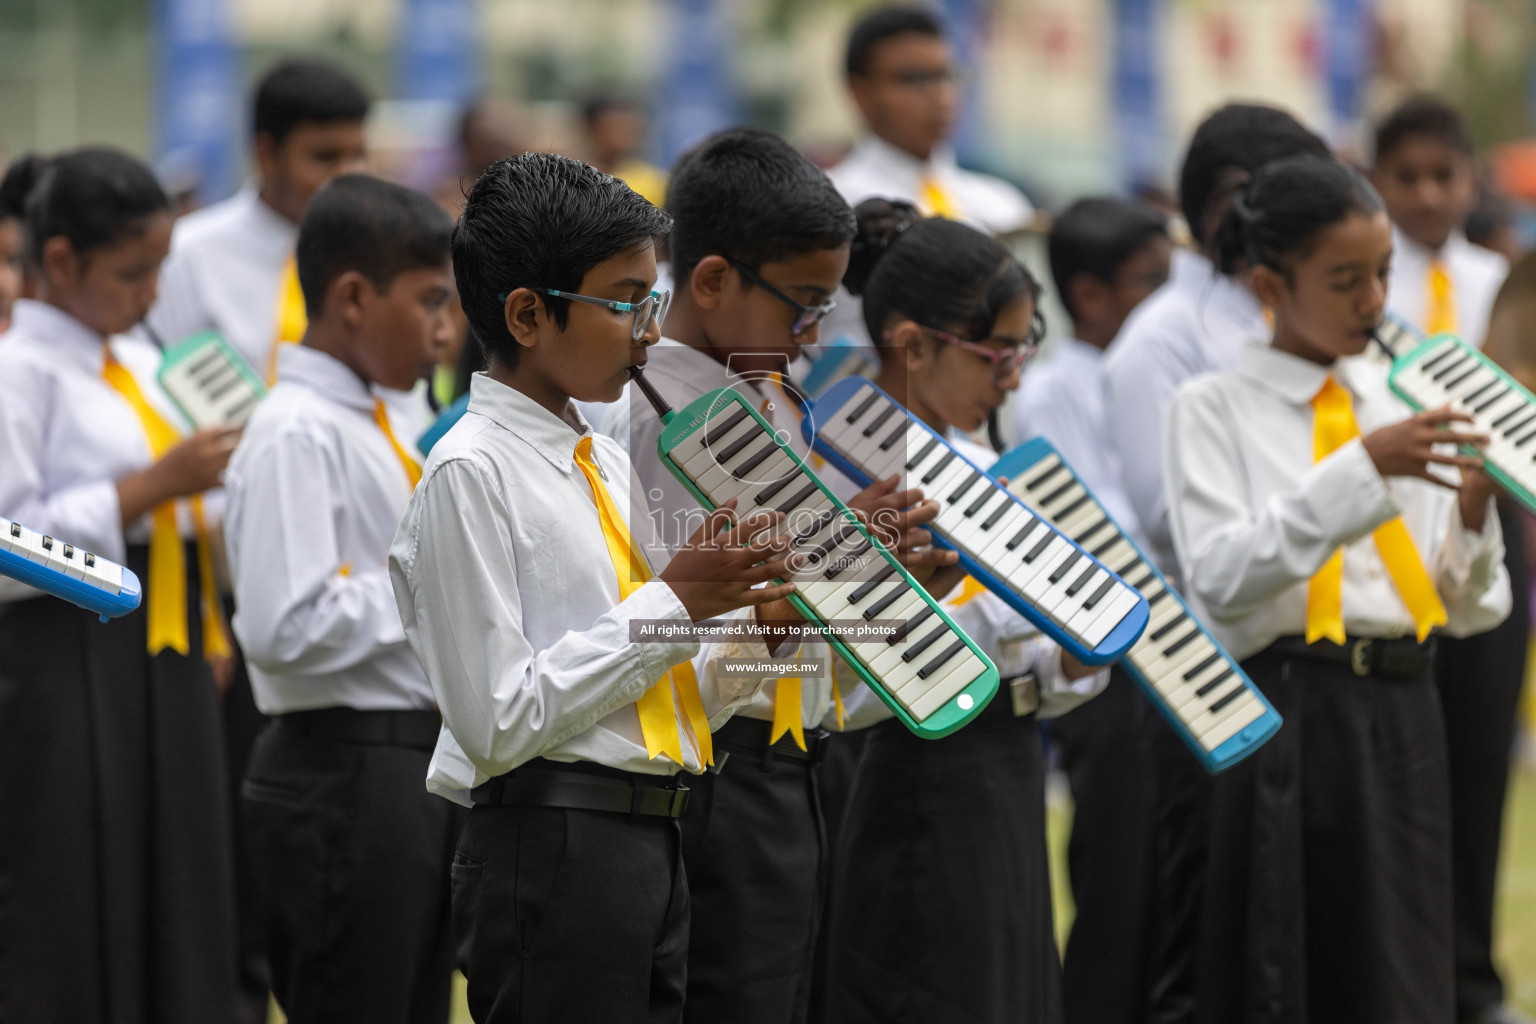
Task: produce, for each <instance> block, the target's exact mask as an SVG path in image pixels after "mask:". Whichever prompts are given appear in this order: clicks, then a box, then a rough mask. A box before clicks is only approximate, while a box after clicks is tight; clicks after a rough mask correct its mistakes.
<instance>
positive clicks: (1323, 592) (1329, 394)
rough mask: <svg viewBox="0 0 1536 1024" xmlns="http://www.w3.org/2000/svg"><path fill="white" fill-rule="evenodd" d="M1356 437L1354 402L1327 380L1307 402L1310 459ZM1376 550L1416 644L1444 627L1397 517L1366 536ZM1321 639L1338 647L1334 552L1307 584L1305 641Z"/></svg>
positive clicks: (1340, 611) (1340, 582) (1340, 595)
mask: <svg viewBox="0 0 1536 1024" xmlns="http://www.w3.org/2000/svg"><path fill="white" fill-rule="evenodd" d="M1358 436H1360V427H1359V424H1358V423H1356V421H1355V412H1354V403H1353V400H1352V399H1351V398H1350V395H1349V392H1348V391H1346V390H1345V389H1344V388H1342V387H1340V386H1339V385H1338V384H1337V383H1336V382H1335V381H1334V379H1333V378H1332V377H1329V378H1328V379H1327V380H1326V381H1324V382H1323V386H1322V388H1321V389H1320V390H1319V391H1318V393H1317V395H1316V396H1315V397H1314V398H1313V399H1312V461H1313V462H1321V461H1322V460H1323V459H1324V458H1326V457H1327V456H1328V455H1330V454H1332V453H1333V452H1334V451H1335V450H1337V449H1338V448H1340V447H1342V446H1343V445H1345V444H1347V443H1348V442H1350V441H1352V440H1354V439H1355V438H1356V437H1358ZM1371 539H1372V540H1373V541H1375V543H1376V552H1377V554H1379V555H1380V556H1381V561H1382V564H1383V565H1385V566H1386V569H1387V575H1388V576H1389V577H1391V579H1392V585H1393V586H1394V587H1396V588H1397V593H1398V596H1399V597H1401V598H1402V599H1403V604H1404V605H1405V606H1406V607H1407V608H1408V613H1409V614H1410V615H1412V616H1413V623H1414V628H1415V631H1416V632H1417V633H1418V637H1419V640H1421V641H1422V640H1423V639H1424V638H1425V637H1427V636H1429V633H1430V630H1432V629H1434V628H1435V627H1436V626H1443V625H1445V623H1446V615H1445V606H1444V605H1443V604H1441V603H1440V595H1439V594H1438V593H1437V592H1436V591H1435V584H1434V581H1433V580H1432V579H1430V576H1429V573H1428V572H1427V571H1426V570H1425V568H1424V562H1423V560H1422V559H1420V558H1419V552H1418V549H1417V548H1415V547H1414V544H1413V538H1412V537H1411V536H1410V535H1409V533H1408V527H1407V525H1406V524H1405V523H1404V522H1403V518H1402V516H1398V517H1397V518H1395V519H1393V520H1392V521H1391V522H1389V523H1385V524H1383V525H1382V526H1379V527H1377V528H1376V530H1375V532H1373V533H1372V534H1371ZM1324 638H1327V639H1329V640H1332V641H1333V642H1334V643H1336V644H1339V645H1343V643H1344V642H1345V639H1346V638H1345V633H1344V550H1343V549H1342V548H1340V549H1339V550H1337V551H1335V552H1334V553H1333V554H1332V555H1331V556H1330V557H1329V559H1328V561H1326V562H1324V563H1323V567H1322V568H1321V569H1319V570H1318V571H1317V572H1316V573H1315V574H1314V575H1313V577H1312V579H1311V581H1310V582H1309V583H1308V584H1307V643H1314V642H1316V641H1318V640H1321V639H1324Z"/></svg>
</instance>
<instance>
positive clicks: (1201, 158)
mask: <svg viewBox="0 0 1536 1024" xmlns="http://www.w3.org/2000/svg"><path fill="white" fill-rule="evenodd" d="M1303 153H1312V154H1314V155H1316V156H1328V155H1329V150H1328V145H1327V143H1325V142H1323V140H1322V139H1320V138H1318V137H1317V136H1316V135H1315V134H1313V133H1312V132H1311V131H1309V130H1308V129H1307V128H1306V127H1305V126H1304V125H1302V123H1301V122H1300V121H1298V120H1296V118H1294V117H1292V116H1291V115H1290V114H1288V113H1286V112H1285V111H1283V110H1279V109H1277V108H1275V107H1266V106H1262V105H1260V104H1256V103H1229V104H1227V105H1226V106H1224V107H1221V108H1219V109H1217V110H1216V111H1215V112H1214V113H1212V114H1211V115H1210V116H1209V117H1207V118H1206V119H1205V120H1204V121H1202V122H1200V126H1199V127H1198V128H1196V129H1195V134H1194V137H1193V138H1191V139H1190V141H1189V150H1188V152H1186V153H1185V154H1184V166H1183V168H1182V170H1181V171H1180V172H1179V207H1180V209H1181V210H1182V211H1183V213H1184V220H1185V222H1187V223H1188V224H1189V230H1190V233H1191V234H1192V235H1194V237H1195V239H1196V241H1198V242H1199V243H1201V244H1202V245H1203V244H1205V243H1206V241H1207V239H1206V238H1205V237H1204V236H1205V231H1206V228H1205V223H1206V220H1207V218H1208V216H1209V215H1210V214H1211V213H1213V212H1215V210H1214V207H1216V206H1217V204H1218V203H1219V202H1222V201H1225V200H1226V199H1227V198H1228V197H1229V196H1230V194H1231V191H1232V189H1234V188H1235V187H1236V186H1237V185H1238V184H1240V183H1241V182H1243V181H1246V180H1247V179H1249V178H1251V177H1252V176H1253V174H1254V172H1255V171H1257V170H1258V169H1259V168H1260V167H1263V166H1264V165H1265V164H1267V163H1270V162H1271V161H1274V160H1279V159H1282V158H1283V157H1288V156H1298V155H1300V154H1303Z"/></svg>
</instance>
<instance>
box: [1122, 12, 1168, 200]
mask: <svg viewBox="0 0 1536 1024" xmlns="http://www.w3.org/2000/svg"><path fill="white" fill-rule="evenodd" d="M1157 8H1158V0H1115V27H1114V33H1115V54H1114V76H1115V80H1114V104H1115V145H1116V147H1117V149H1118V151H1119V158H1120V173H1121V177H1122V178H1123V179H1124V181H1125V183H1126V184H1127V185H1129V186H1136V185H1143V184H1152V183H1157V182H1161V181H1163V180H1164V179H1165V178H1166V177H1167V155H1166V153H1165V152H1164V135H1163V109H1162V90H1161V87H1160V84H1159V78H1160V75H1159V72H1158V60H1157V55H1158V18H1157Z"/></svg>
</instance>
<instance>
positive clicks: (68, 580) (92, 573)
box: [0, 518, 142, 622]
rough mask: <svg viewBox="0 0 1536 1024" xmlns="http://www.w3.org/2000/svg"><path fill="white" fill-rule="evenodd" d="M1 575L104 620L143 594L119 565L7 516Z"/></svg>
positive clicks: (1, 523)
mask: <svg viewBox="0 0 1536 1024" xmlns="http://www.w3.org/2000/svg"><path fill="white" fill-rule="evenodd" d="M0 576H8V577H10V578H11V579H14V580H17V581H19V582H21V583H25V584H27V585H28V586H30V587H36V588H37V589H38V590H41V591H43V592H44V593H46V594H52V595H53V596H54V597H57V598H59V599H61V600H64V601H68V602H69V603H70V604H73V605H78V606H79V607H81V608H84V609H86V610H87V611H92V612H95V613H96V614H97V615H100V616H101V621H103V622H105V621H107V620H108V619H112V618H116V617H117V616H119V615H127V614H128V613H129V612H131V611H133V610H134V609H135V608H137V607H138V606H139V600H140V598H141V596H142V594H141V590H140V587H139V578H138V577H137V576H135V575H134V574H133V573H132V572H130V571H129V570H128V569H125V568H123V567H122V566H121V565H118V564H117V563H116V562H113V561H109V560H108V559H105V558H102V557H100V556H99V555H94V554H92V553H91V552H89V551H84V550H81V549H80V548H77V547H75V546H74V545H73V544H70V543H69V542H67V541H63V540H60V539H59V538H57V537H50V536H48V535H46V534H42V533H38V532H37V531H36V530H29V529H27V528H26V527H25V526H22V525H21V524H20V523H15V522H12V521H11V520H9V519H4V518H0Z"/></svg>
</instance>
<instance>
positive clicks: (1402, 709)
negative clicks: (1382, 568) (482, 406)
mask: <svg viewBox="0 0 1536 1024" xmlns="http://www.w3.org/2000/svg"><path fill="white" fill-rule="evenodd" d="M1243 667H1244V668H1245V669H1246V670H1247V672H1248V674H1249V676H1250V677H1252V679H1253V681H1254V683H1256V684H1257V685H1258V687H1259V689H1260V690H1262V691H1263V692H1264V694H1265V696H1267V697H1268V698H1269V699H1270V701H1271V702H1272V703H1273V704H1274V705H1275V708H1276V710H1277V711H1279V712H1280V714H1281V716H1282V717H1284V719H1285V725H1284V726H1282V727H1281V729H1280V731H1279V732H1278V733H1276V734H1275V736H1274V737H1273V738H1272V739H1270V741H1269V742H1268V743H1266V744H1265V745H1264V746H1263V747H1261V748H1260V749H1259V750H1258V751H1257V752H1256V753H1255V754H1254V755H1253V756H1252V757H1250V758H1249V759H1248V760H1247V761H1245V762H1243V763H1242V764H1240V765H1238V766H1237V767H1235V768H1233V769H1232V770H1231V771H1229V772H1227V773H1226V774H1224V775H1222V776H1220V777H1218V778H1217V779H1216V783H1215V794H1214V801H1213V804H1212V809H1211V816H1212V821H1211V844H1210V853H1209V860H1208V865H1207V870H1206V876H1205V898H1204V901H1203V906H1202V910H1201V927H1200V930H1199V939H1198V945H1199V952H1198V967H1197V983H1196V984H1197V987H1198V994H1197V998H1196V1001H1195V1002H1196V1007H1197V1014H1196V1016H1197V1018H1198V1020H1200V1021H1202V1022H1208V1024H1282V1022H1283V1024H1332V1022H1339V1024H1346V1022H1347V1024H1402V1022H1406V1021H1414V1022H1423V1024H1441V1022H1444V1024H1449V1022H1451V1021H1452V1020H1454V1012H1453V999H1452V980H1451V979H1452V954H1451V931H1452V929H1451V867H1450V803H1449V794H1448V782H1447V771H1446V755H1445V731H1444V727H1443V725H1442V720H1441V712H1440V698H1439V694H1438V692H1437V691H1436V687H1435V683H1434V679H1433V677H1432V673H1431V672H1429V671H1425V672H1424V673H1423V674H1421V675H1418V676H1415V677H1412V678H1382V677H1377V676H1364V677H1359V676H1356V675H1354V674H1353V673H1352V672H1350V671H1349V670H1348V669H1345V668H1341V667H1334V666H1330V665H1323V664H1319V663H1317V662H1314V661H1304V660H1294V659H1287V658H1285V657H1282V656H1280V655H1278V654H1276V653H1274V652H1273V651H1266V652H1263V653H1260V654H1258V655H1256V656H1254V657H1252V658H1249V659H1247V660H1246V661H1244V662H1243Z"/></svg>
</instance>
